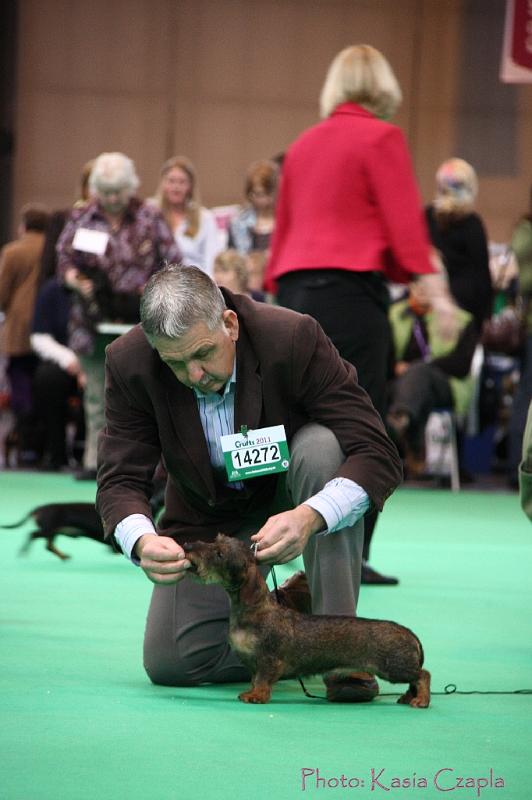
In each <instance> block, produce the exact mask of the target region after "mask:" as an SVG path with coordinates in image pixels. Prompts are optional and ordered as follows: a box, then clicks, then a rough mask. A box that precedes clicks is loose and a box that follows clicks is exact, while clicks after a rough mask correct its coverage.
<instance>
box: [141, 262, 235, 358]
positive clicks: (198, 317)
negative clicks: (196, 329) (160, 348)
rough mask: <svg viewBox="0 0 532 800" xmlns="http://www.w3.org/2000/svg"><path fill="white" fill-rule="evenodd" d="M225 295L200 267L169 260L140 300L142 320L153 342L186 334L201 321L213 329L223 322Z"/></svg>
mask: <svg viewBox="0 0 532 800" xmlns="http://www.w3.org/2000/svg"><path fill="white" fill-rule="evenodd" d="M226 308H227V306H226V303H225V300H224V296H223V294H222V293H221V291H220V289H219V288H218V286H216V284H215V283H214V281H213V280H211V278H209V276H208V275H207V274H206V273H205V272H203V270H201V269H200V268H199V267H185V266H184V265H182V264H169V265H168V266H166V267H164V268H163V269H161V270H159V272H156V273H155V275H152V277H151V278H150V280H149V281H148V283H147V284H146V287H145V289H144V293H143V295H142V299H141V301H140V321H141V324H142V329H143V331H144V333H145V334H146V337H147V339H148V341H149V342H150V344H153V340H154V339H155V338H161V337H162V338H166V339H175V338H178V337H179V336H183V334H184V333H186V332H187V331H188V330H189V329H190V328H191V327H192V326H193V325H195V324H196V323H197V322H204V323H205V325H206V326H207V327H208V328H209V330H211V331H213V330H216V328H219V327H220V326H221V325H222V314H223V312H224V311H225V309H226Z"/></svg>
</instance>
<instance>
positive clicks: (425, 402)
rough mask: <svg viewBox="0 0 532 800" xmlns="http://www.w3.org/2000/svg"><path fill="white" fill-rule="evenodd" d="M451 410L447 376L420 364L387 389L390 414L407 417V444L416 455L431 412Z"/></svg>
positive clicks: (429, 365) (427, 365)
mask: <svg viewBox="0 0 532 800" xmlns="http://www.w3.org/2000/svg"><path fill="white" fill-rule="evenodd" d="M452 406H453V395H452V392H451V387H450V384H449V376H448V375H446V373H445V372H443V371H442V370H441V369H439V368H438V367H435V366H433V365H432V364H425V363H423V362H419V363H415V364H412V365H411V366H410V367H409V369H408V370H407V371H406V372H405V373H404V375H401V376H400V377H399V378H396V379H395V380H394V381H393V383H392V385H391V388H390V411H394V412H398V411H406V412H407V414H408V416H409V417H410V425H409V428H408V431H407V434H406V435H407V439H408V443H409V444H410V445H411V447H412V449H413V450H414V451H416V452H420V450H421V449H422V447H423V441H424V437H425V426H426V424H427V420H428V418H429V414H430V413H431V411H433V410H434V409H435V408H443V407H451V408H452Z"/></svg>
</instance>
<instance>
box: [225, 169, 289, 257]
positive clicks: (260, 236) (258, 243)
mask: <svg viewBox="0 0 532 800" xmlns="http://www.w3.org/2000/svg"><path fill="white" fill-rule="evenodd" d="M278 180H279V168H278V167H277V164H275V163H274V162H273V161H267V160H263V161H255V162H253V164H251V165H250V166H249V167H248V170H247V173H246V181H245V187H244V194H245V197H246V200H247V205H245V206H244V207H243V208H242V210H241V211H240V213H239V214H238V215H237V216H236V217H235V218H234V219H233V220H231V223H230V225H229V243H228V244H229V247H230V248H234V249H235V250H238V252H239V253H249V252H250V251H251V250H262V251H264V250H268V248H269V246H270V240H271V237H272V233H273V229H274V225H275V199H276V192H277V183H278Z"/></svg>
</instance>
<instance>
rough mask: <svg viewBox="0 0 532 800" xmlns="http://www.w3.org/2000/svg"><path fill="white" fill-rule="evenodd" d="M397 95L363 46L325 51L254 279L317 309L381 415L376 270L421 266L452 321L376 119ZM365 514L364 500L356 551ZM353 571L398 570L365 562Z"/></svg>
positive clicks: (384, 308)
mask: <svg viewBox="0 0 532 800" xmlns="http://www.w3.org/2000/svg"><path fill="white" fill-rule="evenodd" d="M401 99H402V95H401V89H400V87H399V84H398V82H397V79H396V78H395V75H394V73H393V71H392V68H391V67H390V65H389V63H388V61H387V60H386V59H385V57H384V56H383V55H382V53H380V52H379V51H378V50H376V49H375V48H374V47H371V46H370V45H366V44H361V45H353V46H352V47H347V48H346V49H344V50H342V51H341V52H340V53H338V55H337V56H336V57H335V58H334V60H333V62H332V63H331V65H330V67H329V70H328V73H327V77H326V79H325V83H324V85H323V89H322V92H321V100H320V106H321V116H322V117H323V120H322V122H320V123H318V124H317V125H314V126H313V127H311V128H310V129H308V130H306V131H305V132H304V133H303V134H301V136H300V137H299V138H298V139H297V140H296V141H295V142H294V143H293V144H292V145H291V147H290V148H289V149H288V151H287V153H286V157H285V159H284V162H283V169H282V180H281V185H280V190H279V197H278V200H277V213H276V223H275V229H274V233H273V239H272V246H271V257H270V261H269V264H268V266H267V271H266V280H265V288H266V289H267V291H271V292H277V300H278V302H279V304H280V305H284V306H288V307H289V308H292V309H294V310H296V311H300V312H302V313H306V314H310V315H311V316H313V317H315V319H317V320H318V322H319V323H320V324H321V326H322V328H323V329H324V330H325V332H326V333H327V334H328V336H329V337H330V338H331V339H332V341H333V343H334V344H335V345H336V347H337V349H338V350H339V351H340V355H342V356H343V358H345V359H346V361H349V362H351V363H352V364H353V365H354V366H355V367H356V369H357V371H358V378H359V381H360V384H361V385H362V386H363V388H364V389H365V390H366V391H367V392H368V394H369V396H370V397H371V399H372V401H373V405H374V406H375V408H376V409H377V410H378V411H379V413H380V414H381V416H382V417H384V415H385V410H386V382H387V371H388V359H389V355H390V352H391V337H390V330H389V323H388V305H389V293H388V289H387V284H386V281H387V280H391V281H395V282H400V283H408V282H409V281H410V280H411V279H412V277H413V276H415V275H420V276H422V278H421V279H422V280H423V281H424V283H425V284H426V286H427V291H428V292H429V294H430V296H431V301H432V306H433V308H434V312H435V315H436V316H437V318H438V320H439V324H440V326H441V328H442V330H443V329H444V328H447V329H449V328H451V327H454V309H455V306H454V304H453V303H452V300H451V298H450V296H449V293H448V290H447V287H446V286H445V283H444V281H443V279H442V278H441V276H440V275H439V274H436V273H435V269H434V267H433V265H432V261H431V247H430V242H429V238H428V235H427V230H426V226H425V223H424V220H423V209H422V205H421V200H420V196H419V192H418V189H417V186H416V181H415V177H414V171H413V168H412V164H411V162H410V156H409V154H408V148H407V145H406V141H405V138H404V136H403V134H402V132H401V131H400V130H399V128H397V127H396V126H394V125H391V124H390V123H389V122H388V121H387V120H388V118H389V117H390V116H391V115H392V114H393V113H394V112H395V111H396V110H397V108H398V107H399V105H400V103H401ZM449 320H451V322H449ZM357 488H358V489H360V487H357ZM352 489H353V486H351V487H349V490H352ZM375 519H376V514H375V513H374V512H372V511H369V513H368V514H367V515H366V519H365V526H366V535H365V545H364V558H365V559H366V562H367V559H368V558H369V546H370V540H371V536H372V532H373V528H374V525H375ZM362 582H363V583H381V584H385V583H397V580H396V579H395V578H388V577H386V576H384V575H380V574H379V573H378V572H376V570H373V569H372V568H371V567H369V565H368V564H367V563H365V564H364V567H363V572H362Z"/></svg>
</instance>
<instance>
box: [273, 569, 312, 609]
mask: <svg viewBox="0 0 532 800" xmlns="http://www.w3.org/2000/svg"><path fill="white" fill-rule="evenodd" d="M272 595H273V597H275V599H276V600H277V602H278V603H279V605H280V606H284V608H291V609H292V610H293V611H300V612H301V613H302V614H310V613H311V611H312V598H311V596H310V589H309V587H308V582H307V576H306V575H305V573H304V572H303V570H300V571H299V572H295V573H294V574H293V575H291V576H290V577H289V578H288V579H287V580H286V581H285V582H284V583H282V584H281V585H280V586H279V588H278V589H277V595H276V593H275V591H274V592H272Z"/></svg>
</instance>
